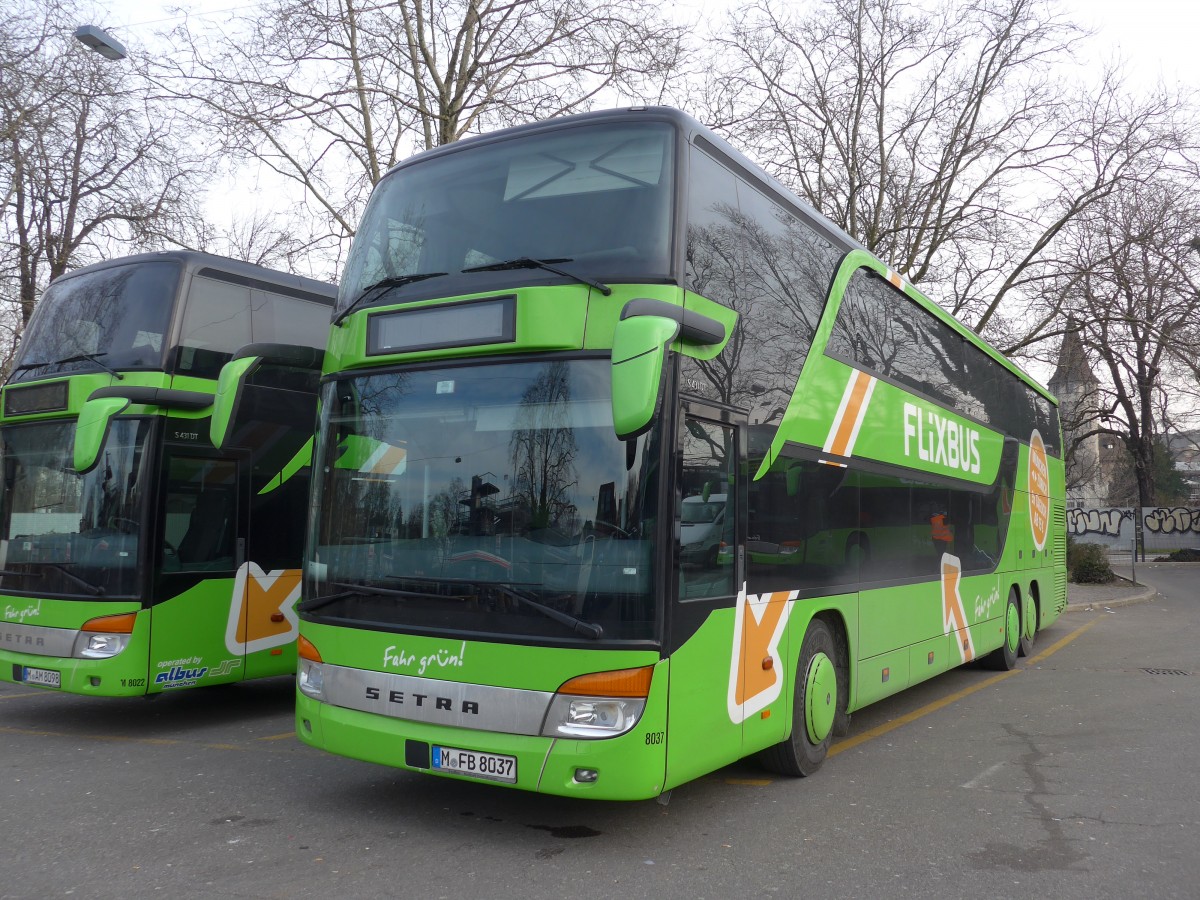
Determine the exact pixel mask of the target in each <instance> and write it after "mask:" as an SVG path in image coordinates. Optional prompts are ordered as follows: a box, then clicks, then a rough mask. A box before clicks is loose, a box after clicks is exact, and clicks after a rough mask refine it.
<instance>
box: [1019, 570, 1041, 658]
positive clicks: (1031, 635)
mask: <svg viewBox="0 0 1200 900" xmlns="http://www.w3.org/2000/svg"><path fill="white" fill-rule="evenodd" d="M1037 597H1038V594H1037V582H1034V583H1033V584H1031V585H1030V586H1029V591H1028V593H1026V595H1025V602H1024V603H1022V604H1021V655H1022V656H1026V657H1028V656H1033V648H1034V647H1035V646H1036V644H1037V631H1038V601H1037Z"/></svg>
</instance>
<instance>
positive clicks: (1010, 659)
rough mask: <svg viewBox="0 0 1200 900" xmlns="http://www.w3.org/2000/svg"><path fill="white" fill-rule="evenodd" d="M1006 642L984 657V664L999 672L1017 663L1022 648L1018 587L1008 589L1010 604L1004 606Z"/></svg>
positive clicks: (1005, 670)
mask: <svg viewBox="0 0 1200 900" xmlns="http://www.w3.org/2000/svg"><path fill="white" fill-rule="evenodd" d="M1003 624H1004V643H1002V644H1001V645H1000V646H999V647H997V648H996V649H995V650H993V651H992V652H991V653H989V654H988V655H987V656H985V657H984V658H983V664H984V665H985V666H986V667H987V668H989V669H995V670H996V671H998V672H1007V671H1008V670H1009V669H1012V668H1014V667H1015V666H1016V664H1017V653H1018V652H1019V651H1020V649H1021V604H1020V603H1019V602H1018V600H1017V589H1016V588H1015V587H1011V588H1009V589H1008V604H1007V606H1005V608H1004V623H1003Z"/></svg>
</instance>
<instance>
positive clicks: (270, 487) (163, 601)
mask: <svg viewBox="0 0 1200 900" xmlns="http://www.w3.org/2000/svg"><path fill="white" fill-rule="evenodd" d="M335 295H336V291H335V290H334V288H333V287H331V286H329V285H325V284H322V283H320V282H317V281H313V280H310V279H306V278H300V277H298V276H294V275H288V274H285V273H283V272H275V271H271V270H269V269H264V268H261V267H259V266H254V265H250V264H247V263H242V262H238V261H236V260H231V259H225V258H222V257H218V256H212V255H208V254H203V253H194V252H169V253H153V254H143V255H138V256H131V257H126V258H122V259H116V260H112V261H109V262H104V263H99V264H96V265H91V266H87V267H85V268H81V269H78V270H76V271H73V272H71V273H69V274H67V275H65V276H63V277H62V278H59V279H57V280H55V281H54V282H53V283H52V284H51V285H50V286H49V287H48V288H47V290H46V292H45V295H44V296H43V297H42V299H41V301H40V302H39V304H38V306H37V309H36V311H35V313H34V316H33V318H32V319H31V320H30V323H29V326H28V328H27V330H26V332H25V335H24V337H23V340H22V343H21V347H20V351H19V353H18V356H17V358H16V360H15V364H14V367H13V370H12V373H11V374H10V376H9V378H8V381H7V384H6V385H5V387H4V390H3V399H2V416H0V463H2V466H3V473H4V492H3V499H2V501H0V679H2V680H4V681H9V682H18V683H23V684H28V685H37V686H40V687H44V688H47V689H52V690H61V691H65V692H71V693H78V694H92V695H99V696H129V695H138V694H157V693H159V692H161V691H165V690H169V689H177V688H183V687H191V686H194V685H209V684H219V683H223V682H230V681H239V680H242V679H246V678H254V677H258V676H265V675H278V674H286V673H290V672H294V671H295V666H296V651H295V640H296V634H297V630H298V621H297V618H296V612H295V604H296V601H297V600H298V599H299V596H300V560H301V551H302V548H303V543H304V516H305V512H306V509H307V497H308V485H309V480H310V479H309V474H310V471H311V468H310V466H309V462H310V458H311V453H312V436H313V423H314V422H315V418H316V390H317V383H318V379H319V374H320V367H321V359H322V356H323V347H324V343H325V340H326V338H327V335H328V332H329V321H330V317H331V314H332V309H333V302H334V297H335ZM227 368H228V369H229V370H230V372H231V373H232V374H229V375H227V376H226V379H225V381H226V382H227V383H228V385H229V392H228V399H227V402H226V403H225V404H224V408H225V409H226V410H228V411H229V412H230V414H231V415H232V416H233V417H232V418H226V419H224V420H223V421H221V422H220V423H219V424H220V429H219V435H218V440H219V441H220V442H222V443H223V445H224V447H223V449H221V450H217V449H216V448H215V447H214V444H213V442H212V440H211V439H210V430H211V428H210V425H211V424H212V423H211V422H210V419H211V412H212V406H213V402H214V398H215V397H216V396H217V394H218V389H219V388H220V387H221V384H222V382H221V376H222V373H223V372H225V371H226V369H227Z"/></svg>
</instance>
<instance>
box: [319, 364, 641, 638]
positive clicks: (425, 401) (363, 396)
mask: <svg viewBox="0 0 1200 900" xmlns="http://www.w3.org/2000/svg"><path fill="white" fill-rule="evenodd" d="M609 395H610V388H609V364H608V360H607V359H577V360H564V359H556V360H553V361H546V360H542V361H530V362H513V363H500V364H476V365H471V366H461V367H453V368H443V369H436V370H430V369H423V370H416V371H400V372H388V373H381V374H373V375H368V376H363V377H358V378H346V379H342V380H339V381H336V382H333V383H331V384H329V385H327V386H326V389H325V393H324V396H323V402H322V410H323V412H322V417H323V421H322V423H321V440H322V450H321V451H320V453H321V457H322V458H323V465H322V467H321V469H320V471H318V472H317V473H316V477H317V486H316V495H315V496H316V498H317V499H316V500H315V501H314V502H315V503H316V505H317V508H318V509H319V510H320V514H319V516H316V517H314V519H315V521H314V522H313V523H312V527H313V529H314V532H313V534H312V535H311V536H310V539H309V551H308V559H309V564H308V567H307V569H308V579H309V583H308V586H307V590H306V592H305V597H306V602H305V607H304V608H305V610H306V611H307V612H310V613H312V614H313V615H316V616H332V617H334V618H337V619H346V620H353V621H357V622H360V623H363V622H369V623H370V624H371V626H372V627H383V628H385V629H388V628H395V629H404V630H412V631H426V632H437V633H445V632H446V631H452V632H455V633H471V634H475V635H504V636H519V637H528V638H532V639H535V640H538V639H541V640H549V641H554V640H559V639H566V640H570V639H578V640H600V639H603V640H646V639H651V638H653V637H654V634H655V621H656V615H655V607H654V599H653V598H654V578H653V561H654V559H655V552H654V527H655V520H656V519H655V515H656V513H655V508H656V495H657V484H656V479H655V476H654V473H655V472H656V471H657V466H656V465H655V462H656V460H657V452H658V451H657V432H656V431H651V432H649V433H648V434H646V435H643V436H642V437H640V438H638V439H636V440H634V441H630V442H623V441H620V440H618V439H617V438H616V435H615V433H614V431H613V420H612V411H611V405H610V399H609Z"/></svg>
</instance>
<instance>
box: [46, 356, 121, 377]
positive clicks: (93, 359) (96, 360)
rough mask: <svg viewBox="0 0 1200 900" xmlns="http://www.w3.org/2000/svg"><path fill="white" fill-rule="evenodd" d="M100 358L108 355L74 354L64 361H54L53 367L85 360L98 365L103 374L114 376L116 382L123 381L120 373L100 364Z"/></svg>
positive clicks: (104, 363)
mask: <svg viewBox="0 0 1200 900" xmlns="http://www.w3.org/2000/svg"><path fill="white" fill-rule="evenodd" d="M102 356H108V353H107V352H105V353H76V354H75V355H74V356H68V357H67V358H66V359H56V360H55V361H54V365H60V364H61V363H72V362H83V361H84V360H85V359H86V360H87V361H88V362H94V363H95V364H96V365H98V366H99V367H100V368H102V369H103V370H104V371H105V372H108V373H109V374H111V375H115V376H116V378H117V381H123V380H124V379H125V376H124V375H122V374H121V373H120V372H118V371H117V370H116V369H114V368H113V367H112V366H110V365H109V364H108V363H106V362H102V361H101V359H100V357H102Z"/></svg>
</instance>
